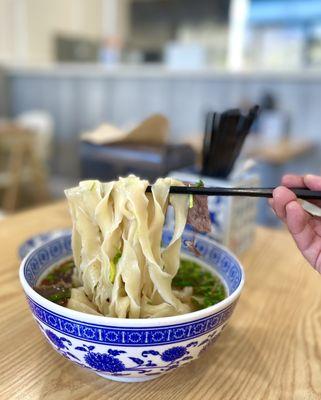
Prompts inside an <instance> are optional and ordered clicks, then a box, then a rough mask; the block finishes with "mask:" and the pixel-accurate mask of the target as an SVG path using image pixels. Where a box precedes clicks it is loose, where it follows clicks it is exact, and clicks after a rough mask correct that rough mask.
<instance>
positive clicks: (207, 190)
mask: <svg viewBox="0 0 321 400" xmlns="http://www.w3.org/2000/svg"><path fill="white" fill-rule="evenodd" d="M274 189H275V188H224V187H193V186H171V187H170V193H175V194H200V195H205V196H245V197H272V193H273V190H274ZM291 190H292V192H293V193H295V195H296V196H297V197H298V198H299V199H302V200H321V191H313V190H309V189H300V188H291ZM146 192H147V193H150V192H151V186H148V187H147V189H146Z"/></svg>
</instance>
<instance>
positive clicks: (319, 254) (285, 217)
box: [269, 175, 321, 273]
mask: <svg viewBox="0 0 321 400" xmlns="http://www.w3.org/2000/svg"><path fill="white" fill-rule="evenodd" d="M291 187H297V188H299V187H300V188H309V189H311V190H321V176H316V175H305V176H303V177H302V176H297V175H285V176H284V177H283V178H282V186H279V187H278V188H276V189H275V190H274V191H273V199H269V203H270V205H271V207H272V208H273V210H274V211H275V213H276V215H277V216H278V217H279V218H280V219H281V220H282V221H283V222H284V223H285V224H286V225H287V227H288V230H289V231H290V233H291V234H292V236H293V238H294V240H295V242H296V244H297V246H298V248H299V250H300V251H301V252H302V254H303V255H304V257H305V258H306V259H307V260H308V261H309V263H310V264H311V265H312V266H313V267H314V268H315V269H316V270H317V271H318V272H319V273H321V218H320V217H316V216H312V215H311V214H309V213H308V212H306V211H305V210H304V209H303V207H302V206H301V204H300V203H299V202H298V199H297V197H296V195H295V194H294V193H293V192H292V191H291V190H290V189H288V188H291ZM313 204H315V205H317V206H319V207H321V200H317V201H313Z"/></svg>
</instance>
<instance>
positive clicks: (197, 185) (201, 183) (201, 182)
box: [195, 179, 205, 187]
mask: <svg viewBox="0 0 321 400" xmlns="http://www.w3.org/2000/svg"><path fill="white" fill-rule="evenodd" d="M204 186H205V185H204V182H203V181H202V179H199V180H198V181H197V182H196V183H195V187H204Z"/></svg>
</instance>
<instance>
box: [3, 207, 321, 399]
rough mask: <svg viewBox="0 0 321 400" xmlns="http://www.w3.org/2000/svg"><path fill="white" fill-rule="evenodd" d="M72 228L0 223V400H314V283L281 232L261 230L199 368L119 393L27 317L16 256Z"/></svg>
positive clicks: (51, 212) (320, 349) (55, 222)
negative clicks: (23, 247)
mask: <svg viewBox="0 0 321 400" xmlns="http://www.w3.org/2000/svg"><path fill="white" fill-rule="evenodd" d="M69 224H70V220H69V215H68V212H67V208H66V205H65V204H64V203H58V204H55V205H51V206H47V207H43V208H39V209H35V210H32V211H29V212H25V213H21V214H18V215H16V216H13V217H10V218H8V219H5V220H3V221H1V222H0V248H1V251H0V261H1V262H0V279H1V281H0V307H1V312H0V327H1V328H0V346H1V347H0V354H1V363H0V399H1V400H4V399H23V400H29V399H30V400H33V399H41V400H49V399H50V400H51V399H52V400H64V399H77V400H78V399H88V400H94V399H99V400H101V399H130V400H140V399H153V400H158V399H170V400H175V399H215V400H229V399H233V400H234V399H235V400H242V399H246V400H252V399H255V400H261V399H262V400H263V399H264V400H270V399H271V400H275V399H281V400H287V399H295V400H296V399H298V400H302V399H307V400H310V399H321V277H320V276H319V275H318V274H317V273H316V272H314V271H313V270H312V268H311V267H309V266H308V265H307V263H306V262H305V261H304V260H303V258H302V257H301V255H300V254H299V252H298V251H297V249H296V247H295V245H294V244H293V242H292V240H291V238H290V237H289V236H288V234H287V233H286V232H283V231H279V232H278V231H274V230H268V229H262V228H259V229H258V231H257V237H256V241H255V243H254V244H253V247H252V249H251V250H250V251H248V253H247V254H246V255H244V257H242V260H243V263H244V265H245V270H246V284H245V289H244V292H243V294H242V296H241V300H240V302H239V304H238V306H237V308H236V311H235V313H234V314H233V316H232V319H231V321H230V324H229V325H228V327H227V328H226V330H225V331H224V333H223V334H222V336H221V337H220V339H219V340H218V342H217V343H215V345H214V346H213V347H212V348H210V349H208V350H207V352H206V353H205V354H204V355H203V356H202V357H201V358H200V359H199V360H197V361H195V362H192V363H191V364H189V365H188V366H185V367H182V368H179V369H178V370H176V371H175V372H172V373H170V374H168V375H166V376H164V377H162V378H160V379H159V380H154V381H150V382H146V383H117V382H112V381H108V380H105V379H103V378H101V377H98V376H96V375H95V374H93V373H91V372H88V371H86V370H84V369H82V368H79V367H77V366H74V365H73V364H71V362H70V361H68V360H66V359H64V358H63V357H61V356H60V355H58V354H57V353H56V352H55V351H54V350H53V349H51V348H50V346H49V345H48V344H47V343H46V340H45V338H44V337H43V336H42V334H41V333H40V331H39V329H38V328H37V326H36V324H35V322H34V321H33V319H32V317H31V313H30V311H29V310H28V307H27V304H26V301H25V298H24V295H23V292H22V289H21V287H20V284H19V281H18V267H19V260H18V256H17V248H18V246H19V244H20V243H21V242H22V241H23V240H25V239H26V238H28V237H29V236H30V235H32V234H35V233H38V232H43V231H46V230H49V229H54V228H58V227H59V228H60V227H66V226H68V225H69Z"/></svg>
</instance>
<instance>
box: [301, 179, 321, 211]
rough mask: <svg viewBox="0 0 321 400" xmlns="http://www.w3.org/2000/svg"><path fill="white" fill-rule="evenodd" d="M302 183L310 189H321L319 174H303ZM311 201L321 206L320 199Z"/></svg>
mask: <svg viewBox="0 0 321 400" xmlns="http://www.w3.org/2000/svg"><path fill="white" fill-rule="evenodd" d="M303 180H304V183H305V185H306V187H307V188H309V189H310V190H318V191H319V190H321V176H317V175H311V174H310V175H305V176H304V177H303ZM311 203H313V204H315V205H316V206H318V207H321V200H313V201H311Z"/></svg>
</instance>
